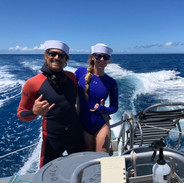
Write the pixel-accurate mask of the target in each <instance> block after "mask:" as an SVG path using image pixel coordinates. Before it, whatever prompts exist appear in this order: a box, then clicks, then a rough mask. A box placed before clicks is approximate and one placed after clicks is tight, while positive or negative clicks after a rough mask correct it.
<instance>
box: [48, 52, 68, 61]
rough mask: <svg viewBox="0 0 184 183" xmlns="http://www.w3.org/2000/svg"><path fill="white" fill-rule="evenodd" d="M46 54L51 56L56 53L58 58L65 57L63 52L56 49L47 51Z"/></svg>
mask: <svg viewBox="0 0 184 183" xmlns="http://www.w3.org/2000/svg"><path fill="white" fill-rule="evenodd" d="M48 55H49V56H51V57H55V56H56V55H58V57H59V58H60V59H62V58H66V54H65V53H59V52H56V51H49V52H48Z"/></svg>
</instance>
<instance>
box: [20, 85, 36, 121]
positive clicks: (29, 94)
mask: <svg viewBox="0 0 184 183" xmlns="http://www.w3.org/2000/svg"><path fill="white" fill-rule="evenodd" d="M35 100H36V94H35V93H34V92H33V90H32V86H31V85H30V84H29V82H26V83H25V84H24V86H23V89H22V96H21V100H20V103H19V106H18V110H17V116H18V118H19V120H21V121H32V120H33V119H34V118H35V117H36V115H34V114H33V111H32V108H33V105H34V101H35Z"/></svg>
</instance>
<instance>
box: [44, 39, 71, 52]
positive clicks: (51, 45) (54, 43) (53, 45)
mask: <svg viewBox="0 0 184 183" xmlns="http://www.w3.org/2000/svg"><path fill="white" fill-rule="evenodd" d="M43 45H44V47H45V50H47V49H51V48H56V49H60V50H63V51H64V52H65V53H66V54H69V49H70V48H69V47H68V45H66V44H65V43H63V42H61V41H57V40H48V41H45V42H44V44H43Z"/></svg>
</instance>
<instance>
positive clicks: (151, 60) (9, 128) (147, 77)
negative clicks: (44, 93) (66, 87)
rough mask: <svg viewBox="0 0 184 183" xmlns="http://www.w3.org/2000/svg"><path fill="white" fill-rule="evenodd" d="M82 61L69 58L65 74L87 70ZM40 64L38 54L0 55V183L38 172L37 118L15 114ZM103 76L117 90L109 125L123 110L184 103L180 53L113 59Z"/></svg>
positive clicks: (82, 57) (83, 58) (183, 60)
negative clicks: (21, 118) (116, 104)
mask: <svg viewBox="0 0 184 183" xmlns="http://www.w3.org/2000/svg"><path fill="white" fill-rule="evenodd" d="M87 59H88V55H71V57H70V61H69V62H68V65H67V67H66V68H65V70H69V71H72V72H74V71H75V70H76V69H77V68H79V67H81V66H87V65H88V63H87ZM43 62H44V57H43V55H0V165H1V168H0V178H1V177H6V176H11V175H13V174H15V173H19V174H26V173H35V172H37V171H38V166H39V156H40V149H41V147H40V146H41V118H40V117H39V118H37V119H35V120H34V121H32V122H21V121H19V120H18V119H17V116H16V112H17V107H18V104H19V101H20V97H21V88H22V86H23V84H24V83H25V81H26V80H27V79H28V78H30V77H32V76H34V75H36V74H38V73H39V72H40V68H41V66H42V64H43ZM106 73H107V74H109V75H110V76H112V77H113V78H115V79H116V81H117V83H118V88H119V110H118V112H117V113H116V114H113V115H112V116H111V117H112V119H111V124H113V123H115V122H117V121H119V120H120V119H121V116H122V114H123V113H124V112H125V111H128V112H130V113H131V114H132V115H134V114H136V113H138V112H140V111H142V110H143V109H145V108H146V107H149V106H150V105H153V104H155V103H161V102H184V54H127V55H126V54H125V55H124V54H117V55H116V54H115V55H113V56H112V61H111V63H110V64H109V65H108V66H107V68H106ZM107 104H108V103H107ZM116 130H117V131H118V129H116ZM182 130H183V131H184V125H182ZM174 138H177V137H175V135H173V139H174ZM171 143H172V139H171ZM28 146H30V147H29V148H27V149H24V150H21V151H18V152H17V153H14V154H11V152H14V151H17V150H19V149H22V148H24V147H28ZM183 146H184V140H182V142H181V144H180V146H179V147H178V150H179V151H181V152H184V148H183ZM4 155H5V156H4ZM6 155H7V156H6Z"/></svg>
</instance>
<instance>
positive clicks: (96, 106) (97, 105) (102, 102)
mask: <svg viewBox="0 0 184 183" xmlns="http://www.w3.org/2000/svg"><path fill="white" fill-rule="evenodd" d="M99 105H104V99H101V100H100V104H99V103H96V104H95V106H94V109H90V111H92V112H94V111H96V110H97V109H98V107H99Z"/></svg>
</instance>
